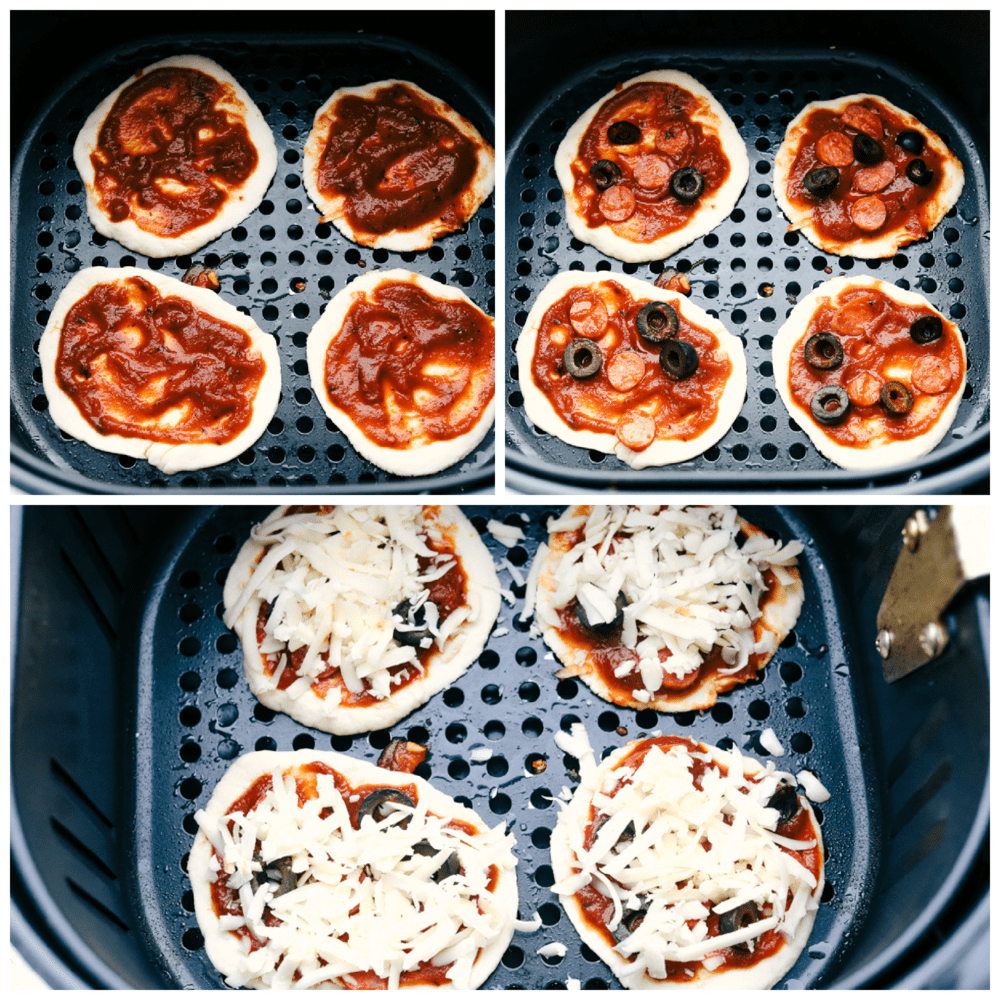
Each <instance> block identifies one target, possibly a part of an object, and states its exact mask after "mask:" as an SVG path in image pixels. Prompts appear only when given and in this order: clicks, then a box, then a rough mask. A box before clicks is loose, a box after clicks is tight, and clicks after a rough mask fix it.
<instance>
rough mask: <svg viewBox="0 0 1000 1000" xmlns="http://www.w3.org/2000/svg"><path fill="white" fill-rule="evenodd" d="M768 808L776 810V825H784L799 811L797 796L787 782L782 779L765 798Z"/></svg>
mask: <svg viewBox="0 0 1000 1000" xmlns="http://www.w3.org/2000/svg"><path fill="white" fill-rule="evenodd" d="M767 808H768V809H777V810H778V826H784V825H785V824H786V823H788V822H790V821H791V820H793V819H794V818H795V817H796V816H797V815H798V813H799V797H798V795H796V794H795V789H794V788H792V786H791V785H789V784H788V782H786V781H783V782H782V783H781V784H780V785H778V787H777V788H776V789H775V791H774V794H773V795H772V796H771V797H770V798H769V799H768V800H767Z"/></svg>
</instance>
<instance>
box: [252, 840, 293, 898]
mask: <svg viewBox="0 0 1000 1000" xmlns="http://www.w3.org/2000/svg"><path fill="white" fill-rule="evenodd" d="M253 858H254V861H257V862H260V864H261V865H262V868H263V870H262V871H259V872H255V873H254V877H253V884H254V890H255V891H256V890H257V889H259V888H260V887H261V886H262V885H264V884H265V883H266V882H269V883H271V884H272V885H274V886H276V888H275V890H274V895H275V897H278V896H284V894H285V893H286V892H291V891H292V890H293V889H297V888H298V885H299V877H298V875H296V874H295V872H293V871H292V859H291V858H290V857H287V858H275V859H274V860H273V861H268V863H267V864H266V865H265V864H264V862H263V859H262V858H261V856H260V852H259V851H258V852H257V853H255V854H254V856H253Z"/></svg>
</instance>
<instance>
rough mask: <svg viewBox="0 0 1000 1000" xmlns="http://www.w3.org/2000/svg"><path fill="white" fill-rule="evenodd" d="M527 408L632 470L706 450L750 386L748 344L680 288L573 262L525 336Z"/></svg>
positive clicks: (521, 342) (546, 425) (550, 427)
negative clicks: (675, 289)
mask: <svg viewBox="0 0 1000 1000" xmlns="http://www.w3.org/2000/svg"><path fill="white" fill-rule="evenodd" d="M517 368H518V379H519V382H520V385H521V394H522V396H523V397H524V411H525V413H526V414H527V416H528V418H529V419H530V420H531V421H532V422H533V423H534V424H535V425H536V426H537V427H540V428H541V429H542V430H544V431H547V432H548V433H549V434H553V435H555V436H556V437H558V438H561V439H562V440H563V441H566V442H567V443H568V444H571V445H575V446H576V447H578V448H589V449H593V450H595V451H603V452H606V453H608V454H615V455H617V456H618V458H620V459H621V460H622V461H623V462H625V463H626V464H628V465H630V466H631V467H632V468H633V469H643V468H645V467H646V466H649V465H669V464H672V463H675V462H684V461H687V459H689V458H694V457H695V456H696V455H700V454H701V453H702V452H704V451H705V450H706V449H708V448H710V447H711V446H712V445H713V444H715V443H716V442H717V441H719V440H720V439H721V438H722V437H724V436H725V434H726V432H727V431H728V430H729V428H730V427H731V426H732V424H733V421H734V420H735V419H736V417H737V416H738V415H739V412H740V409H741V408H742V406H743V399H744V396H745V395H746V388H747V367H746V359H745V358H744V355H743V343H742V341H741V340H740V339H739V337H736V336H734V335H733V334H731V333H730V332H729V331H728V330H727V329H726V328H725V327H724V326H723V325H722V323H720V322H719V321H718V320H717V319H715V318H714V317H712V316H709V315H708V313H706V312H704V311H703V310H701V309H699V308H698V307H697V306H696V305H695V304H694V303H693V302H690V301H689V300H688V299H687V298H686V297H685V296H683V295H680V294H678V293H677V292H671V291H668V290H666V289H660V288H657V287H656V286H655V285H651V284H649V283H648V282H645V281H640V280H638V279H637V278H631V277H629V276H628V275H615V276H614V277H609V276H608V275H607V274H606V273H603V272H594V273H587V272H584V271H564V272H563V273H562V274H558V275H556V276H555V277H554V278H553V279H552V280H551V281H550V282H549V283H548V285H546V286H545V288H544V289H543V290H542V293H541V294H540V295H539V296H538V298H537V299H536V300H535V304H534V305H533V306H532V308H531V312H530V313H529V314H528V319H527V321H526V323H525V325H524V329H523V330H522V332H521V335H520V337H518V341H517Z"/></svg>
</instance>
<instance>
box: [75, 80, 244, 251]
mask: <svg viewBox="0 0 1000 1000" xmlns="http://www.w3.org/2000/svg"><path fill="white" fill-rule="evenodd" d="M235 99H236V98H235V94H234V93H233V89H232V87H231V86H230V85H229V84H228V83H223V82H221V81H219V80H215V79H213V78H212V77H210V76H208V75H206V74H205V73H202V72H199V71H198V70H194V69H184V68H181V67H178V66H163V67H161V68H160V69H154V70H151V71H150V72H149V73H145V74H143V75H141V76H139V78H138V79H137V80H136V81H135V83H132V84H129V86H127V87H126V88H125V89H124V90H123V91H122V92H121V94H119V95H118V99H117V100H116V101H115V103H114V105H113V107H112V108H111V111H110V112H109V113H108V116H107V118H106V119H105V120H104V124H103V125H102V127H101V131H100V133H99V135H98V141H97V147H96V149H95V151H94V152H93V153H91V155H90V161H91V163H92V164H93V165H94V170H95V171H96V175H95V178H94V183H95V185H96V187H97V193H98V198H99V200H100V202H101V205H102V207H103V209H104V211H105V213H106V214H107V216H108V218H109V219H111V221H112V222H123V221H124V220H125V219H129V218H131V219H132V221H133V222H135V224H136V225H137V226H139V228H140V229H143V230H145V231H146V232H149V233H153V234H155V235H156V236H163V237H172V236H180V235H182V234H184V233H187V232H190V230H192V229H196V228H197V227H198V226H203V225H205V223H207V222H210V221H211V220H212V219H214V218H215V217H216V216H217V215H218V214H219V212H220V211H221V210H222V208H223V206H224V205H225V203H226V200H227V199H228V197H229V193H230V192H231V191H233V190H234V189H236V188H239V187H240V186H242V185H243V184H244V183H245V181H246V180H247V178H248V177H249V176H250V175H251V174H252V173H253V172H254V170H255V169H256V167H257V149H256V147H255V146H254V144H253V141H252V140H251V138H250V134H249V132H248V131H247V128H246V125H245V124H244V122H243V120H242V119H241V118H239V117H236V116H234V115H232V114H231V113H227V111H226V110H225V109H224V106H225V105H226V104H231V103H232V102H233V101H234V100H235Z"/></svg>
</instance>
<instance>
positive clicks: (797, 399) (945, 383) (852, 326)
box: [772, 277, 966, 469]
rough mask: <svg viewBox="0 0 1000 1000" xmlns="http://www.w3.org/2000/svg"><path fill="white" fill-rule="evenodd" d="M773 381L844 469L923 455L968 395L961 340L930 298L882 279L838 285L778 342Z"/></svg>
mask: <svg viewBox="0 0 1000 1000" xmlns="http://www.w3.org/2000/svg"><path fill="white" fill-rule="evenodd" d="M772 358H773V367H774V381H775V385H776V386H777V389H778V393H779V394H780V395H781V399H782V401H783V402H784V404H785V406H786V407H787V409H788V412H789V414H790V415H791V416H792V417H793V418H794V420H795V421H796V423H798V425H799V426H800V427H801V428H802V429H803V430H804V431H805V432H806V434H807V435H808V436H809V439H810V440H811V441H812V443H813V444H814V445H815V446H816V448H817V450H818V451H819V452H820V453H821V454H823V455H825V456H826V457H827V458H829V459H830V460H831V461H832V462H836V464H837V465H839V466H841V467H842V468H845V469H877V468H885V467H887V466H891V465H897V464H899V463H901V462H908V461H912V460H913V459H915V458H920V457H921V456H922V455H926V454H927V453H928V452H929V451H930V450H931V449H932V448H934V447H935V446H936V445H937V444H938V443H939V442H940V441H941V440H942V439H943V438H944V436H945V434H947V433H948V430H949V428H950V427H951V425H952V424H953V423H954V421H955V416H956V414H957V413H958V408H959V405H960V404H961V402H962V395H963V392H964V390H965V376H966V354H965V342H964V339H963V337H962V332H961V331H960V330H959V329H958V327H957V326H956V325H955V324H954V323H953V322H952V321H951V320H949V319H947V318H945V317H944V316H942V315H941V313H939V312H938V311H937V310H936V309H935V308H934V307H933V306H932V305H931V304H930V303H929V302H928V301H927V300H926V299H925V298H924V297H923V296H921V295H918V294H917V293H916V292H910V291H905V290H904V289H902V288H898V287H897V286H896V285H893V284H890V283H889V282H887V281H881V280H879V279H878V278H867V277H857V278H833V279H832V280H830V281H827V282H825V283H823V284H822V285H820V286H819V287H818V288H815V289H813V291H812V292H810V293H809V294H808V295H807V296H806V297H805V298H804V299H802V301H801V302H799V304H798V305H797V306H796V307H795V308H794V309H793V310H792V312H791V314H790V315H789V317H788V319H787V320H786V321H785V323H784V325H783V326H782V327H781V329H780V330H779V331H778V333H777V334H776V336H775V338H774V344H773V346H772Z"/></svg>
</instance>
